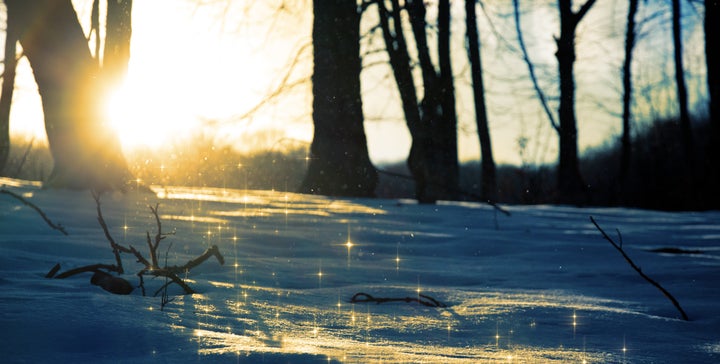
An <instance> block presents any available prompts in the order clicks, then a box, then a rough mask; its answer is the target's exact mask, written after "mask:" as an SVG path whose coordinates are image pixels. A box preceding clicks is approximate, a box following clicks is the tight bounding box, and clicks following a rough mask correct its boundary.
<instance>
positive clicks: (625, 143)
mask: <svg viewBox="0 0 720 364" xmlns="http://www.w3.org/2000/svg"><path fill="white" fill-rule="evenodd" d="M639 3H640V1H639V0H630V3H629V4H628V14H627V25H626V29H625V61H624V62H623V68H622V77H623V111H622V125H623V133H622V141H621V144H622V151H621V154H620V182H621V183H625V182H626V181H627V176H628V173H629V171H630V156H631V154H632V143H631V140H630V130H631V124H630V121H631V120H630V119H631V110H630V106H631V105H632V58H633V48H634V47H635V15H636V14H637V11H638V5H639Z"/></svg>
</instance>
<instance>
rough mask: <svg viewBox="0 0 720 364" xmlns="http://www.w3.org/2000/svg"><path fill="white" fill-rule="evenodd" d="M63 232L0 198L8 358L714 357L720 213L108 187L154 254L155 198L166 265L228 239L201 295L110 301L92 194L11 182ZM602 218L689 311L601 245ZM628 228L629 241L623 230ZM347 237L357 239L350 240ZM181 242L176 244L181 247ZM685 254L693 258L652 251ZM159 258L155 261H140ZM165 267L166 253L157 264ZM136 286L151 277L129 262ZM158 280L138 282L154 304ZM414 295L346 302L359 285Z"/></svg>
mask: <svg viewBox="0 0 720 364" xmlns="http://www.w3.org/2000/svg"><path fill="white" fill-rule="evenodd" d="M0 185H3V186H4V187H3V188H4V189H6V190H9V191H12V192H14V193H17V194H19V195H22V196H24V198H26V199H27V200H28V201H30V202H32V203H33V204H35V205H37V206H38V207H40V208H41V209H42V210H43V211H44V212H45V213H46V214H47V215H48V217H49V218H50V219H51V220H53V221H54V222H56V223H60V224H62V225H63V226H64V227H65V228H66V229H67V231H68V233H69V235H68V236H64V235H62V234H60V233H59V232H58V231H55V230H53V229H51V228H50V227H48V226H47V225H46V224H45V223H44V222H43V220H42V219H41V217H40V216H39V215H38V214H37V213H36V212H35V211H34V210H32V209H31V208H29V207H27V206H25V205H24V204H23V203H21V202H20V201H18V200H16V199H14V198H12V197H11V196H8V195H6V194H0V353H2V354H1V355H2V359H1V360H0V361H2V362H7V363H46V362H52V363H78V362H93V363H117V362H128V363H142V362H147V363H164V362H168V363H170V362H172V363H184V362H188V363H194V362H202V363H237V362H240V363H328V362H331V363H477V362H517V363H545V362H563V363H564V362H575V363H623V362H627V363H680V362H684V363H716V362H720V312H719V310H720V283H718V282H720V212H704V213H666V212H655V211H644V210H631V209H605V208H603V209H600V208H593V209H581V208H574V207H565V206H509V207H507V209H508V210H509V211H510V212H511V213H512V216H509V217H508V216H505V215H503V214H500V213H497V212H495V211H494V210H493V209H492V208H491V207H489V206H485V205H480V204H473V203H441V204H438V205H431V206H422V205H416V204H414V203H413V202H412V201H396V200H372V199H333V198H327V197H317V196H308V195H297V194H290V193H282V192H270V191H240V190H229V189H210V188H189V187H172V188H155V191H156V192H157V196H154V195H151V194H139V193H130V194H127V195H123V194H112V195H110V194H106V195H103V196H102V198H101V201H102V211H103V214H104V216H105V220H106V222H107V224H108V226H109V228H110V232H111V234H112V235H113V237H114V238H115V240H116V241H117V242H118V243H121V244H123V245H132V246H134V247H136V248H137V249H138V250H139V251H141V252H143V253H146V251H147V243H146V232H148V231H149V232H150V235H151V236H152V235H154V234H155V233H156V225H155V220H154V217H153V216H152V214H151V212H150V209H149V208H148V206H149V205H152V206H154V205H155V204H156V203H159V204H160V209H159V212H160V217H161V220H162V227H163V231H164V232H173V233H174V235H170V236H168V238H167V239H166V240H164V241H163V242H162V245H161V248H160V250H159V251H160V252H163V254H165V252H167V261H168V264H169V265H176V264H178V265H182V264H184V263H185V262H187V261H188V260H190V259H193V258H194V257H196V256H198V255H199V254H201V253H202V252H203V251H204V250H205V249H207V248H208V247H209V246H211V245H218V246H219V248H220V251H221V253H222V254H223V255H224V257H225V265H220V264H219V263H218V262H217V261H216V260H214V259H210V260H208V261H206V262H205V263H203V264H202V265H200V266H199V267H196V268H194V269H193V270H191V271H190V272H188V273H187V274H186V275H184V276H183V278H185V279H186V280H187V282H188V284H190V285H191V286H192V287H193V288H194V289H196V290H197V291H198V292H199V293H197V294H194V295H180V293H181V292H180V290H179V289H178V287H177V286H171V288H170V292H169V293H170V295H171V298H172V299H173V300H172V301H171V302H170V303H168V304H167V305H166V306H165V307H164V309H163V310H161V309H160V308H161V306H160V303H161V298H160V297H159V296H158V297H153V296H152V295H149V296H145V297H144V296H142V294H141V292H140V289H135V291H134V292H133V293H132V294H131V295H128V296H117V295H112V294H110V293H107V292H105V291H103V290H101V289H100V288H98V287H96V286H93V285H91V284H90V275H91V274H90V273H84V274H80V275H76V276H73V277H70V278H67V279H62V280H61V279H46V278H44V276H45V274H46V273H47V272H48V271H49V270H50V268H52V266H53V265H55V264H56V263H60V264H61V266H62V271H65V270H67V269H71V268H75V267H79V266H84V265H89V264H96V263H105V264H112V263H114V257H113V254H112V250H111V249H110V246H109V243H108V241H107V239H106V238H105V236H104V233H103V231H102V229H101V227H100V225H99V224H98V222H97V213H96V210H95V202H94V201H93V199H92V196H91V195H90V193H89V192H74V191H60V190H43V189H41V188H40V186H39V185H37V184H34V183H30V182H26V181H18V180H10V179H0ZM589 216H594V217H595V219H596V220H597V221H598V223H599V224H600V225H601V226H602V227H603V228H604V229H605V230H606V231H607V232H608V233H609V234H610V235H611V236H613V237H614V238H616V239H617V240H618V241H619V240H620V239H619V236H618V233H617V230H619V232H620V234H621V236H622V241H623V248H624V249H625V251H626V252H627V253H628V255H629V256H630V257H631V258H632V259H634V260H635V262H636V264H638V265H639V266H640V267H641V268H642V270H643V272H644V273H646V274H648V275H649V276H650V277H651V278H653V279H655V280H656V281H658V282H659V283H660V284H662V285H663V286H664V287H665V288H666V289H667V290H668V291H670V293H672V294H673V295H674V296H675V297H676V298H677V299H678V301H679V302H680V304H681V305H682V307H683V308H684V309H685V311H686V312H687V314H688V315H689V316H690V321H689V322H686V321H682V320H680V319H679V317H680V315H679V313H678V311H677V310H676V309H675V308H674V307H673V306H672V304H671V303H670V301H669V300H668V299H667V298H665V297H664V296H663V295H662V293H661V292H660V291H659V290H657V289H656V288H655V287H653V286H651V285H650V284H648V283H647V282H646V281H644V280H643V279H642V278H641V277H640V276H639V275H638V274H637V273H636V272H635V271H633V270H632V268H630V266H629V265H628V264H627V263H626V262H625V261H624V259H623V258H622V256H621V255H620V254H619V253H618V252H617V251H616V250H615V249H614V248H613V247H612V246H611V245H610V244H609V243H608V242H607V241H605V240H603V238H602V237H601V235H600V234H599V232H598V231H597V230H596V229H595V227H594V226H593V225H592V223H591V222H590V220H589ZM616 229H617V230H616ZM348 242H350V244H348ZM170 244H172V245H170ZM658 248H679V249H683V250H686V251H691V252H692V253H690V254H667V253H657V252H652V251H651V250H653V249H658ZM146 256H147V254H146ZM163 259H164V257H163ZM123 263H124V265H125V268H126V271H127V274H125V275H124V276H123V277H124V278H125V279H127V280H128V281H130V282H131V283H132V284H133V285H137V284H138V282H139V281H138V278H137V277H136V276H135V273H137V272H138V271H139V270H140V269H141V266H140V265H139V264H138V263H137V262H135V259H134V258H133V257H132V256H129V255H124V256H123ZM163 283H164V280H163V279H162V278H157V279H150V278H149V277H147V278H146V280H145V286H146V288H147V291H148V293H149V294H152V293H154V291H155V290H156V289H158V288H160V287H161V286H162V285H163ZM359 292H363V293H367V294H370V295H372V296H375V297H383V298H405V297H409V298H422V296H420V294H422V295H427V296H430V297H432V298H434V299H436V300H438V301H440V302H442V303H444V304H446V305H447V307H444V308H436V307H426V306H423V305H419V304H417V303H415V302H409V303H406V302H389V303H383V304H375V303H355V304H353V303H350V299H351V298H352V296H353V295H354V294H356V293H359Z"/></svg>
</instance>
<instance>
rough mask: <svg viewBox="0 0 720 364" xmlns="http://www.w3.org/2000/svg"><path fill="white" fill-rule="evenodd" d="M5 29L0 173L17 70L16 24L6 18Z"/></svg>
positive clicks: (5, 156)
mask: <svg viewBox="0 0 720 364" xmlns="http://www.w3.org/2000/svg"><path fill="white" fill-rule="evenodd" d="M6 22H7V25H6V27H5V60H4V62H3V63H4V64H3V66H4V67H3V79H2V91H0V92H2V95H0V173H4V172H5V171H4V169H5V166H6V165H7V161H8V157H9V156H10V106H11V104H12V98H13V91H14V90H15V69H16V68H17V59H16V58H15V57H17V55H16V53H17V49H16V48H17V36H18V35H17V22H16V21H15V19H13V18H10V17H8V18H7V21H6Z"/></svg>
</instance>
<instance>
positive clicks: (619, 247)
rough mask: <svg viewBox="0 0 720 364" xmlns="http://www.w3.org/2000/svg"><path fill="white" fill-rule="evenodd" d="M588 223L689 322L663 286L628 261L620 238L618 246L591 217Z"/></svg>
mask: <svg viewBox="0 0 720 364" xmlns="http://www.w3.org/2000/svg"><path fill="white" fill-rule="evenodd" d="M590 221H591V222H592V223H593V225H595V227H596V228H597V229H598V231H600V233H601V234H602V236H603V238H605V240H607V241H609V242H610V244H612V246H613V247H615V249H617V251H619V252H620V254H622V256H623V258H625V260H626V261H627V262H628V264H630V266H631V267H632V268H633V269H635V271H636V272H638V274H640V276H641V277H643V278H644V279H645V280H646V281H648V282H649V283H650V284H652V285H653V286H655V287H656V288H657V289H659V290H660V292H662V294H663V295H665V297H667V298H668V299H669V300H670V302H672V304H673V305H674V306H675V308H677V310H678V311H680V315H682V318H683V320H685V321H689V320H690V319H689V318H688V315H687V314H686V313H685V311H683V309H682V307H680V303H679V302H678V301H677V300H676V299H675V297H673V295H672V294H670V292H668V291H667V290H666V289H665V288H663V286H661V285H660V283H658V282H655V281H654V280H653V279H652V278H650V277H648V276H647V275H646V274H645V273H643V271H642V269H640V267H638V266H637V265H635V262H633V261H632V259H630V257H629V256H628V255H627V254H626V253H625V250H623V248H622V237H621V238H620V244H618V243H616V242H615V240H613V239H612V238H611V237H610V236H609V235H608V234H607V233H605V231H604V230H603V229H602V228H601V227H600V225H598V223H597V221H595V219H594V218H593V217H592V216H590ZM618 234H620V231H618Z"/></svg>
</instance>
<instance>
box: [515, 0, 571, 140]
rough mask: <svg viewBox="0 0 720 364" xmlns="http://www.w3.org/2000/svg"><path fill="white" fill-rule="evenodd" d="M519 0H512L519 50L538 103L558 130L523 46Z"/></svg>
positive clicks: (557, 129)
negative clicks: (538, 100)
mask: <svg viewBox="0 0 720 364" xmlns="http://www.w3.org/2000/svg"><path fill="white" fill-rule="evenodd" d="M519 2H520V1H519V0H513V9H514V14H515V30H516V31H517V38H518V43H519V44H520V51H522V54H523V60H524V61H525V64H527V67H528V73H530V80H531V81H532V84H533V87H534V88H535V93H537V96H538V99H540V104H541V105H542V107H543V110H545V114H546V115H547V117H548V120H550V125H552V127H553V129H555V131H557V132H560V126H559V125H558V123H557V122H556V121H555V116H554V114H553V112H552V111H551V110H550V106H549V105H548V102H547V98H546V97H545V93H543V91H542V89H541V88H540V84H539V83H538V80H537V76H535V66H534V65H533V63H532V61H530V56H529V55H528V51H527V48H526V47H525V40H524V39H523V36H522V29H521V27H520V4H519Z"/></svg>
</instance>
